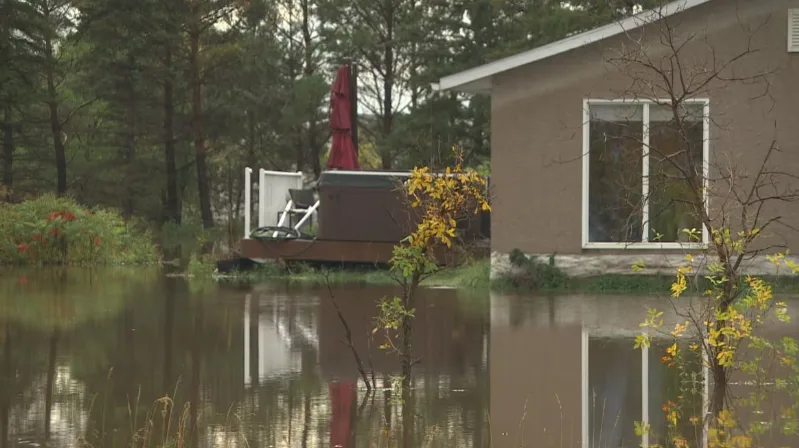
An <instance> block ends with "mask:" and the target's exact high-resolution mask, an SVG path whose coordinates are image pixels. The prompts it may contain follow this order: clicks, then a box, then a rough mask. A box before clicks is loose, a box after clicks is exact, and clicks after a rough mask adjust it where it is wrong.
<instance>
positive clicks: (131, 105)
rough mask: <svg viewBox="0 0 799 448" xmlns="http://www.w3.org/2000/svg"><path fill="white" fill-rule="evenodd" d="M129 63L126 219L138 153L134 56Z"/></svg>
mask: <svg viewBox="0 0 799 448" xmlns="http://www.w3.org/2000/svg"><path fill="white" fill-rule="evenodd" d="M128 64H130V67H129V69H130V71H131V73H130V75H131V76H130V79H129V80H128V83H127V88H128V110H127V115H128V117H127V121H128V123H127V124H128V126H127V127H128V129H127V135H126V136H125V147H124V157H123V159H124V162H125V197H124V198H123V200H122V216H123V217H125V218H126V219H129V218H130V217H131V216H133V198H134V196H135V191H134V189H133V185H135V183H136V182H135V181H134V179H132V175H133V160H134V158H135V154H136V86H135V85H134V81H133V64H135V60H134V59H133V56H130V57H129V58H128Z"/></svg>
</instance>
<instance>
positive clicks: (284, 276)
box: [187, 257, 491, 289]
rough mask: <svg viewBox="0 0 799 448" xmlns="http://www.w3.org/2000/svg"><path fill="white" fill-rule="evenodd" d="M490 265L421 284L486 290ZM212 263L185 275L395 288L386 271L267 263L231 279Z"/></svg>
mask: <svg viewBox="0 0 799 448" xmlns="http://www.w3.org/2000/svg"><path fill="white" fill-rule="evenodd" d="M490 266H491V262H490V261H489V260H488V259H485V260H476V261H473V262H471V263H467V264H464V265H462V266H458V267H453V268H445V269H442V270H441V271H439V272H437V273H436V274H435V275H433V276H431V277H430V278H428V279H426V280H425V281H424V282H423V285H424V286H427V287H434V286H436V287H453V288H464V289H488V288H489V286H490V281H489V272H490ZM214 269H215V262H214V260H213V259H212V258H196V257H195V258H193V259H192V260H191V262H190V263H189V267H188V271H187V274H188V275H189V277H191V278H193V279H196V280H200V281H206V280H212V279H216V280H218V281H220V282H224V283H234V284H248V283H263V282H286V283H300V284H306V285H319V286H321V285H325V284H326V282H327V281H330V283H331V284H371V285H393V284H396V282H397V281H396V279H395V276H394V274H393V273H392V272H391V270H390V269H388V268H387V267H378V266H367V267H319V266H312V265H310V264H304V263H291V264H287V265H283V264H279V263H273V262H267V263H265V264H264V265H263V266H261V267H259V268H257V269H254V270H252V271H246V272H233V273H231V274H230V275H215V274H214Z"/></svg>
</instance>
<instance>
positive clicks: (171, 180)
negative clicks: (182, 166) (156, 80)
mask: <svg viewBox="0 0 799 448" xmlns="http://www.w3.org/2000/svg"><path fill="white" fill-rule="evenodd" d="M164 69H165V71H166V78H165V79H164V162H165V165H166V220H167V221H169V222H173V223H175V224H180V219H181V216H180V215H181V213H180V205H179V204H180V203H179V201H178V169H177V161H176V155H175V127H174V117H175V98H174V96H175V94H174V87H173V81H172V48H171V46H170V44H169V43H167V44H166V46H165V48H164Z"/></svg>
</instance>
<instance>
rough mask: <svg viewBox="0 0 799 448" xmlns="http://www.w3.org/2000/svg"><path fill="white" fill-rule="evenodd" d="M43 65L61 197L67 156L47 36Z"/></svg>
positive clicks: (52, 56) (57, 189) (46, 10)
mask: <svg viewBox="0 0 799 448" xmlns="http://www.w3.org/2000/svg"><path fill="white" fill-rule="evenodd" d="M44 18H45V20H46V21H47V23H49V22H50V20H49V19H50V12H49V10H48V8H47V7H45V8H44ZM44 50H45V57H46V58H47V64H46V65H45V71H46V74H45V76H46V78H47V107H48V108H49V109H50V133H51V134H52V137H53V148H54V149H55V166H56V172H57V176H56V177H57V179H58V180H57V186H56V193H58V195H59V196H63V195H64V194H66V192H67V154H66V148H64V142H63V141H62V129H61V119H60V118H59V116H58V94H57V92H56V88H55V73H54V72H55V54H54V53H53V41H52V39H51V38H50V37H49V35H48V36H47V37H46V38H45V39H44Z"/></svg>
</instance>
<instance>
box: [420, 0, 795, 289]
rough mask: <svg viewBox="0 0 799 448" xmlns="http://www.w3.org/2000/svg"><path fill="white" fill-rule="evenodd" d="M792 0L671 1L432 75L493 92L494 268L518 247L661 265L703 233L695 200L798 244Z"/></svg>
mask: <svg viewBox="0 0 799 448" xmlns="http://www.w3.org/2000/svg"><path fill="white" fill-rule="evenodd" d="M794 8H799V0H756V1H755V0H678V1H674V2H671V3H666V4H664V5H663V6H661V7H660V8H657V9H655V10H650V11H644V12H642V13H640V14H638V15H636V16H634V17H629V18H626V19H622V20H620V21H618V22H615V23H611V24H608V25H606V26H603V27H600V28H597V29H594V30H591V31H587V32H584V33H581V34H576V35H572V36H570V37H567V38H565V39H563V40H560V41H557V42H554V43H551V44H548V45H545V46H542V47H538V48H534V49H532V50H529V51H525V52H522V53H519V54H515V55H512V56H510V57H507V58H504V59H500V60H497V61H494V62H490V63H487V64H485V65H482V66H479V67H475V68H472V69H469V70H466V71H463V72H460V73H455V74H452V75H450V76H447V77H444V78H442V79H441V80H440V81H439V82H438V83H437V84H435V85H434V86H433V87H434V88H435V89H438V90H440V91H456V92H468V93H474V94H482V95H491V126H492V129H491V139H492V142H491V146H492V154H491V167H492V201H493V202H492V209H493V210H492V218H491V219H492V222H491V226H492V243H491V244H492V248H491V249H492V275H495V274H497V273H500V272H501V271H502V270H504V269H507V268H508V254H509V253H510V252H511V251H512V250H514V249H519V250H521V251H523V252H524V253H527V254H531V255H545V256H550V255H553V254H554V258H555V263H556V265H557V266H559V267H560V268H561V269H563V270H564V271H566V272H567V273H570V274H573V275H595V274H601V273H609V272H617V273H630V272H631V265H632V264H633V263H636V262H643V263H644V265H645V266H646V267H647V269H646V270H644V271H643V272H653V271H658V272H673V271H674V266H675V265H676V264H677V263H679V262H681V261H682V260H684V257H685V253H686V251H692V250H693V251H697V250H700V251H701V249H703V248H705V247H707V245H708V242H709V241H710V238H711V235H709V234H708V231H707V229H705V228H704V226H703V225H702V224H703V222H702V217H701V215H702V214H701V213H699V212H698V209H697V208H696V207H698V206H703V207H707V210H708V211H709V212H708V214H709V218H710V219H711V220H712V222H713V225H714V226H716V227H725V228H726V227H730V228H731V229H732V230H733V231H734V232H737V231H738V230H739V229H744V230H747V229H751V228H752V227H753V224H752V223H753V222H754V221H755V219H757V221H758V223H757V224H755V225H754V227H758V228H761V227H762V226H763V225H764V224H765V223H768V225H767V226H766V228H764V229H763V231H762V233H761V236H760V237H759V239H758V241H759V243H758V244H760V246H758V247H759V248H762V249H768V250H772V251H773V250H784V249H785V248H793V249H794V250H797V248H799V233H797V231H795V230H793V228H795V226H792V224H796V223H799V221H797V218H799V213H798V212H799V204H796V203H794V199H796V198H799V196H797V195H796V194H795V193H793V191H794V190H793V188H794V187H796V185H794V183H793V179H794V176H799V88H797V80H799V53H797V52H799V12H797V9H794ZM786 43H787V46H786ZM675 99H676V101H675ZM766 159H767V164H766V165H764V160H766ZM675 161H679V162H675ZM763 166H766V167H767V168H765V169H761V167H763ZM758 173H760V174H759V175H758ZM797 178H799V177H797ZM755 179H757V182H755ZM755 184H757V186H758V187H757V188H755V189H754V192H753V190H752V188H751V187H752V186H753V185H755ZM692 193H693V194H695V196H692ZM699 195H701V196H702V197H703V199H702V200H701V201H696V200H693V199H692V198H694V197H697V196H699ZM761 204H762V205H764V207H758V205H761ZM742 209H746V213H744V214H742ZM699 210H701V209H699ZM684 229H695V231H693V232H685V231H684ZM755 255H756V256H755ZM747 263H748V269H749V270H750V272H759V273H769V272H773V271H772V270H773V267H771V268H770V264H769V263H768V262H767V260H766V259H765V252H762V253H758V254H753V258H752V260H749V261H748V262H747ZM770 269H772V270H770Z"/></svg>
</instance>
